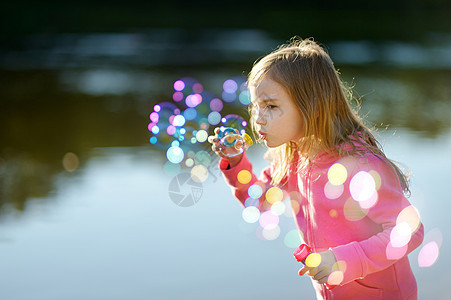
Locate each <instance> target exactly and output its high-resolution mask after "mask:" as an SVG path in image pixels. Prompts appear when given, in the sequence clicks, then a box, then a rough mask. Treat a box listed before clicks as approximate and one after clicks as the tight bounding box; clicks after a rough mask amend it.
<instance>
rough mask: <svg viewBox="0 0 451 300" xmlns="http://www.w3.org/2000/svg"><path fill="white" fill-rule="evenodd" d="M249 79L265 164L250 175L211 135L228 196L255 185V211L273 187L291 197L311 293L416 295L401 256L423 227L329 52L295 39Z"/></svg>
mask: <svg viewBox="0 0 451 300" xmlns="http://www.w3.org/2000/svg"><path fill="white" fill-rule="evenodd" d="M248 86H249V90H250V93H251V99H252V105H251V121H252V122H251V123H252V124H253V127H254V129H255V131H257V132H258V135H259V137H260V140H262V141H263V142H264V143H265V144H266V146H267V147H268V148H269V150H268V152H267V155H266V157H267V158H268V159H269V160H270V161H271V163H270V165H269V166H268V167H267V168H266V169H264V170H263V172H262V174H261V176H260V177H259V178H257V177H256V176H255V175H254V173H253V172H252V165H251V163H250V162H249V160H248V159H247V157H246V155H245V154H241V155H237V156H234V157H227V156H225V155H223V154H222V153H221V151H220V145H219V140H218V138H217V137H216V136H215V137H211V138H210V139H209V141H210V142H211V143H212V144H213V145H212V149H213V151H215V152H216V154H217V155H219V156H221V157H222V158H221V160H220V163H219V166H220V169H221V171H222V172H223V175H224V177H225V180H226V182H227V183H228V184H229V185H230V186H231V188H232V191H233V193H234V195H235V197H236V198H238V199H239V200H240V201H241V203H243V205H245V201H246V199H248V198H249V193H248V189H249V187H250V186H254V185H259V186H261V187H262V188H263V194H262V196H261V197H260V199H259V205H258V207H259V209H260V211H264V210H268V209H270V207H271V203H273V202H274V200H273V199H269V197H272V196H271V195H272V194H274V193H265V191H268V190H269V189H270V188H272V189H271V190H272V191H274V187H276V188H280V189H282V190H283V191H284V195H285V196H289V197H290V199H291V203H292V208H293V211H294V213H295V216H296V224H297V226H298V228H299V230H300V232H301V233H302V235H303V237H304V240H305V242H306V243H307V244H308V245H309V246H310V247H311V248H312V250H313V251H314V252H316V253H318V254H317V255H316V256H317V257H319V258H320V260H319V261H318V263H316V264H313V265H312V264H310V265H309V266H305V267H304V268H302V269H301V270H300V271H299V275H303V274H305V273H307V274H308V275H309V276H311V278H312V282H313V285H314V288H315V290H316V295H317V298H318V299H416V298H417V285H416V281H415V277H414V275H413V273H412V271H411V268H410V264H409V260H408V258H407V254H408V253H410V252H411V251H413V250H414V249H415V248H417V247H418V246H419V245H420V244H421V242H422V240H423V225H422V224H421V222H420V220H419V217H418V214H417V211H416V209H415V208H414V207H413V206H411V205H410V203H409V202H408V201H407V199H406V197H405V196H404V193H408V192H409V189H408V180H407V177H406V176H405V175H404V174H403V173H402V172H401V170H400V169H399V168H398V167H397V166H396V165H395V164H394V163H393V162H391V161H390V160H389V159H387V158H386V156H385V155H384V153H383V151H382V148H381V147H380V146H379V144H378V142H377V141H376V139H375V138H374V136H373V134H372V133H371V131H370V130H369V129H368V128H367V127H366V126H365V125H364V124H363V122H362V120H361V119H360V118H359V117H358V115H357V113H356V112H354V111H353V110H352V108H351V106H350V104H349V102H348V100H349V99H348V98H347V97H348V96H349V95H348V93H347V90H346V89H345V87H344V85H343V83H342V81H341V80H340V78H339V75H338V72H337V71H336V70H335V68H334V65H333V62H332V60H331V59H330V57H329V55H328V54H327V53H326V52H325V51H324V50H323V49H322V48H321V47H320V46H319V45H318V44H316V43H315V42H314V41H313V40H311V39H308V40H295V41H292V42H291V43H289V44H286V45H282V46H281V47H279V48H278V49H277V50H275V51H274V52H272V53H270V54H269V55H267V56H265V57H263V58H262V59H261V60H260V61H259V62H258V63H256V64H255V65H254V66H253V68H252V70H251V72H250V74H249V76H248ZM215 133H216V134H217V133H218V129H216V131H215ZM243 172H245V173H243ZM246 172H247V173H246ZM240 174H241V175H243V174H251V179H250V180H249V179H246V180H243V178H244V177H245V176H240ZM324 283H328V284H329V285H336V287H335V288H333V289H328V288H326V286H325V284H324Z"/></svg>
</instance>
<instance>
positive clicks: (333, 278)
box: [327, 271, 344, 285]
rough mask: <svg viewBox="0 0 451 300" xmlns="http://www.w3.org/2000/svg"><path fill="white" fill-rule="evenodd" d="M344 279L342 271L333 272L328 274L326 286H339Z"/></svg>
mask: <svg viewBox="0 0 451 300" xmlns="http://www.w3.org/2000/svg"><path fill="white" fill-rule="evenodd" d="M343 279H344V274H343V272H342V271H333V272H332V273H330V274H329V277H328V278H327V284H328V285H339V284H340V283H341V282H342V281H343Z"/></svg>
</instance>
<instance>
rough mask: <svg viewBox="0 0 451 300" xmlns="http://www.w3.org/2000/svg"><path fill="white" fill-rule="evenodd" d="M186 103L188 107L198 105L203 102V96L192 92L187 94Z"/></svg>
mask: <svg viewBox="0 0 451 300" xmlns="http://www.w3.org/2000/svg"><path fill="white" fill-rule="evenodd" d="M185 102H186V105H187V106H188V107H196V106H198V105H199V104H201V103H202V96H201V95H200V94H191V95H188V96H186V99H185Z"/></svg>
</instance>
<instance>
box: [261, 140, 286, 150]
mask: <svg viewBox="0 0 451 300" xmlns="http://www.w3.org/2000/svg"><path fill="white" fill-rule="evenodd" d="M264 143H265V145H266V147H268V148H277V147H279V146H280V145H282V144H277V143H274V142H271V141H268V140H267V139H265V140H264Z"/></svg>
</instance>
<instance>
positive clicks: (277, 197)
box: [265, 186, 283, 203]
mask: <svg viewBox="0 0 451 300" xmlns="http://www.w3.org/2000/svg"><path fill="white" fill-rule="evenodd" d="M265 196H266V201H268V202H269V203H275V202H278V201H282V200H283V192H282V190H281V189H280V188H278V187H276V186H273V187H271V188H269V189H268V190H267V191H266V194H265Z"/></svg>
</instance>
